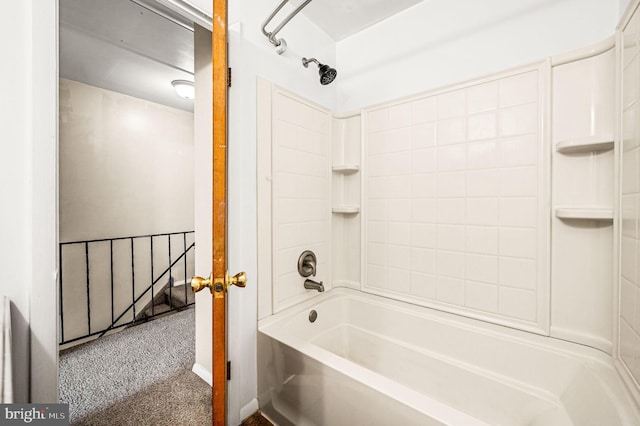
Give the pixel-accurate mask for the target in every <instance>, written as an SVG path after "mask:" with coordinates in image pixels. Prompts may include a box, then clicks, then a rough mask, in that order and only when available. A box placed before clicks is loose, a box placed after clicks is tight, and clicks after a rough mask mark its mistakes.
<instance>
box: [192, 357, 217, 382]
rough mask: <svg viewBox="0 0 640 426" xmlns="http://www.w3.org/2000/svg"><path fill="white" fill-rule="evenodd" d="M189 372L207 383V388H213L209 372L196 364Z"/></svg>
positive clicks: (211, 376) (211, 375)
mask: <svg viewBox="0 0 640 426" xmlns="http://www.w3.org/2000/svg"><path fill="white" fill-rule="evenodd" d="M191 371H193V372H194V373H196V376H198V377H200V378H201V379H202V380H204V381H205V382H207V383H208V384H209V386H213V374H212V373H211V371H209V370H207V369H206V368H204V367H203V366H202V365H200V364H198V363H197V362H196V363H195V364H193V368H192V369H191Z"/></svg>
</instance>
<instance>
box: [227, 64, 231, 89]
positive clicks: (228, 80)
mask: <svg viewBox="0 0 640 426" xmlns="http://www.w3.org/2000/svg"><path fill="white" fill-rule="evenodd" d="M227 87H231V67H229V69H228V71H227Z"/></svg>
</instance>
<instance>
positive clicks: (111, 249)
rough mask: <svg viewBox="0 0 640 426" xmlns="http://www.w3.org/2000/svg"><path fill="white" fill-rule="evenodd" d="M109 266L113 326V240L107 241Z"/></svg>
mask: <svg viewBox="0 0 640 426" xmlns="http://www.w3.org/2000/svg"><path fill="white" fill-rule="evenodd" d="M109 262H110V264H109V266H110V270H111V324H113V318H114V317H115V312H114V311H115V309H116V308H115V306H114V305H115V301H114V297H113V240H110V241H109Z"/></svg>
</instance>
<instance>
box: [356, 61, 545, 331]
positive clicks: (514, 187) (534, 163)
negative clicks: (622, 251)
mask: <svg viewBox="0 0 640 426" xmlns="http://www.w3.org/2000/svg"><path fill="white" fill-rule="evenodd" d="M540 90H541V88H540V87H539V70H528V71H523V72H520V73H516V74H515V75H511V76H508V77H506V78H502V79H496V80H494V81H488V82H483V83H482V84H477V85H469V86H468V87H465V88H461V89H457V90H453V91H450V92H447V93H443V94H439V95H437V96H430V97H425V98H422V99H418V100H413V101H410V102H405V103H402V104H399V105H393V106H388V107H382V108H378V109H375V110H371V111H368V112H367V113H366V115H365V118H366V120H365V127H364V129H365V135H366V137H365V155H364V161H365V164H364V167H363V171H364V172H365V176H364V182H365V192H364V196H363V198H364V203H365V206H366V208H365V212H364V219H365V229H366V230H367V231H368V232H367V233H366V235H365V237H364V241H365V248H366V250H365V251H366V254H365V260H364V264H365V273H366V278H365V279H364V282H363V289H364V290H365V291H372V292H381V291H383V290H384V292H385V293H386V294H389V292H390V293H391V294H392V295H393V294H395V295H397V296H398V297H399V298H404V299H411V300H412V301H414V302H417V303H422V304H426V305H434V304H436V305H438V306H439V307H443V308H444V309H447V307H451V308H452V310H456V311H457V312H460V310H463V311H468V312H470V313H472V314H474V315H476V316H477V315H483V316H486V315H489V316H490V318H492V319H493V320H497V321H498V322H505V321H503V320H506V322H509V321H512V320H517V321H518V322H523V321H524V322H527V323H531V324H532V325H534V326H535V325H537V324H538V321H539V318H538V314H537V312H538V306H537V303H538V285H539V283H540V282H541V279H540V278H541V277H539V276H538V265H539V262H540V259H538V258H537V253H538V241H539V237H540V232H541V231H540V229H539V228H538V223H539V218H540V217H539V215H540V211H539V209H540V208H539V204H540V203H539V200H540V199H541V196H542V192H543V188H540V187H539V185H538V182H539V173H541V170H542V169H541V167H542V165H541V164H540V163H539V156H540V155H539V154H540V151H539V150H540V146H541V144H542V135H541V133H540V129H541V117H540V116H539V110H540V105H539V93H540ZM405 280H406V281H405Z"/></svg>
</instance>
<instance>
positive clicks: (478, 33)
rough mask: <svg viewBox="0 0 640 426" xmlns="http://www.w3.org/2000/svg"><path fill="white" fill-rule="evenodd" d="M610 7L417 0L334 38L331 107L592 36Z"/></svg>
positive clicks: (614, 9)
mask: <svg viewBox="0 0 640 426" xmlns="http://www.w3.org/2000/svg"><path fill="white" fill-rule="evenodd" d="M618 8H619V6H618V4H616V2H615V1H613V0H542V1H541V0H525V1H517V2H514V1H504V0H483V1H476V0H462V1H456V2H452V1H447V0H432V1H425V2H422V3H420V4H419V5H416V6H414V7H413V8H410V9H408V10H406V11H404V12H402V13H400V14H398V15H396V16H394V17H392V18H390V19H387V20H385V21H383V22H381V23H379V24H377V25H374V26H372V27H370V28H369V29H367V30H364V31H362V32H360V33H358V34H356V35H353V36H351V37H349V38H347V39H345V40H342V41H340V42H339V43H338V46H337V69H338V79H337V80H336V83H337V85H338V89H339V95H338V96H339V97H338V110H339V111H341V112H347V111H351V110H353V109H355V108H360V107H363V106H368V105H372V104H375V103H378V102H382V101H385V100H390V99H395V98H399V97H402V96H406V95H410V94H414V93H418V92H421V91H426V90H427V89H432V88H436V87H442V86H446V85H449V84H453V83H456V82H460V81H464V80H467V79H471V78H475V77H478V76H482V75H485V74H489V73H492V72H496V71H501V70H504V69H507V68H510V67H514V66H518V65H522V64H526V63H530V62H533V61H537V60H541V59H544V58H545V57H547V56H550V55H554V54H557V53H562V52H565V51H569V50H573V49H576V48H580V47H583V46H585V45H588V44H591V43H595V42H597V41H600V40H602V39H603V38H605V37H607V36H610V35H611V34H613V32H614V30H615V27H616V24H617V21H618V19H619V15H618ZM372 87H375V88H376V90H372Z"/></svg>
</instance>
